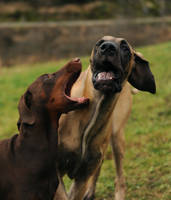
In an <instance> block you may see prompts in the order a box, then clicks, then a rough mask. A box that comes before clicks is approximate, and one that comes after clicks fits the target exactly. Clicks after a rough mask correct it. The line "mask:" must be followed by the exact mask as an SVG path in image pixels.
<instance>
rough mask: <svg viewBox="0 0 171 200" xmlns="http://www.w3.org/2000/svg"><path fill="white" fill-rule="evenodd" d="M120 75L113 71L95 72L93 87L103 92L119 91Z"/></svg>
mask: <svg viewBox="0 0 171 200" xmlns="http://www.w3.org/2000/svg"><path fill="white" fill-rule="evenodd" d="M120 77H121V76H120V75H119V73H115V72H114V71H101V72H97V73H95V74H94V75H93V85H94V88H95V89H97V90H100V91H102V92H104V93H108V92H112V93H116V92H120V91H121V89H122V87H121V78H120Z"/></svg>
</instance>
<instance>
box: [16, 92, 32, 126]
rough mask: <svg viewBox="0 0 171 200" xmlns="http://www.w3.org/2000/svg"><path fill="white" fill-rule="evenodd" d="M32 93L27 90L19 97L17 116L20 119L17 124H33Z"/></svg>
mask: <svg viewBox="0 0 171 200" xmlns="http://www.w3.org/2000/svg"><path fill="white" fill-rule="evenodd" d="M31 105H32V93H31V92H30V91H29V90H27V92H26V93H25V94H24V95H23V96H22V97H21V99H20V102H19V106H18V109H19V114H20V118H19V121H18V124H22V123H23V124H27V125H33V124H34V123H35V117H34V116H33V113H32V109H31Z"/></svg>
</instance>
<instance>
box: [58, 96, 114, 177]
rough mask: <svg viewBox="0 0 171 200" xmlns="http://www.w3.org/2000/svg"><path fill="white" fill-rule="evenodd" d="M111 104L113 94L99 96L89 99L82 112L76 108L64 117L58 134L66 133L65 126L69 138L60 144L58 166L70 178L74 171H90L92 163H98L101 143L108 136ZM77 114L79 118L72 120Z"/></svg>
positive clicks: (74, 174) (101, 153)
mask: <svg viewBox="0 0 171 200" xmlns="http://www.w3.org/2000/svg"><path fill="white" fill-rule="evenodd" d="M113 104H114V98H113V97H112V96H111V97H110V96H101V97H100V98H99V99H98V100H96V101H94V102H91V105H90V106H91V108H89V109H88V110H86V112H85V113H84V114H83V115H82V113H81V111H79V112H77V111H76V112H73V113H71V114H70V116H68V118H66V119H65V120H66V123H64V124H63V128H62V130H63V131H62V132H61V134H63V133H64V134H65V133H66V132H65V131H66V129H68V127H69V128H70V129H68V130H67V136H68V137H66V138H65V139H64V137H63V138H62V139H63V140H61V145H60V147H59V150H60V151H59V152H60V153H59V154H60V155H59V157H60V159H59V160H60V164H59V168H60V171H61V172H62V173H66V172H67V173H68V175H69V176H70V177H71V178H73V177H75V176H76V174H80V175H81V174H82V172H83V171H84V173H85V171H90V168H92V166H94V165H96V164H95V163H97V162H100V160H101V157H102V156H103V152H101V146H102V145H103V143H104V141H105V140H106V138H107V137H108V134H107V133H106V131H105V130H106V126H108V124H109V118H110V115H111V111H112V110H113V109H112V107H113ZM76 114H77V115H78V116H79V117H78V116H77V119H78V120H77V121H74V120H73V119H75V118H76ZM64 125H65V126H64ZM71 125H72V126H71ZM73 126H74V128H73V129H72V127H73ZM95 141H96V142H95ZM97 141H98V142H97ZM95 143H96V144H95ZM83 166H84V167H83ZM83 168H84V170H82V169H83Z"/></svg>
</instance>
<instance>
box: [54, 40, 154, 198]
mask: <svg viewBox="0 0 171 200" xmlns="http://www.w3.org/2000/svg"><path fill="white" fill-rule="evenodd" d="M128 82H129V83H130V84H131V85H132V86H134V87H135V88H137V89H139V90H142V91H148V92H150V93H155V92H156V86H155V80H154V77H153V74H152V72H151V71H150V68H149V64H148V61H146V60H145V59H144V58H143V57H142V56H141V55H140V54H138V53H136V52H135V51H134V49H133V48H132V47H131V45H130V44H129V43H128V42H127V41H126V40H125V39H123V38H116V37H112V36H104V37H103V38H101V39H100V40H99V41H97V43H96V44H95V46H94V48H93V50H92V54H91V58H90V66H89V67H88V69H87V70H86V71H85V72H83V73H82V74H81V76H80V77H79V79H78V80H77V81H76V83H75V84H74V86H73V88H72V91H71V96H72V97H80V96H85V97H87V98H89V99H90V104H89V106H88V107H86V108H84V109H82V110H77V111H72V112H70V113H69V114H68V115H62V117H61V119H60V123H59V146H58V150H59V158H58V160H59V166H58V168H59V172H60V175H61V180H60V185H59V187H58V190H57V193H56V194H57V196H58V197H59V195H60V200H67V199H69V200H92V199H94V192H95V184H96V180H97V178H98V175H99V172H100V168H101V165H102V161H103V159H104V154H105V152H106V149H107V146H108V144H109V143H110V142H111V145H112V149H113V154H114V159H115V165H116V187H115V199H116V200H124V199H125V180H124V176H123V169H122V168H123V165H122V159H123V155H124V136H123V129H124V125H125V123H126V121H127V119H128V116H129V113H130V111H131V104H132V96H131V91H130V86H129V83H128ZM64 174H67V175H68V176H69V177H70V178H71V179H73V180H74V183H73V184H72V186H71V188H70V191H69V194H67V193H66V191H65V187H64V184H63V181H62V177H63V175H64ZM56 199H57V198H56Z"/></svg>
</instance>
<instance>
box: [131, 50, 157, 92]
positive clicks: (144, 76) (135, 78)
mask: <svg viewBox="0 0 171 200" xmlns="http://www.w3.org/2000/svg"><path fill="white" fill-rule="evenodd" d="M128 81H129V83H131V85H132V86H134V87H135V88H137V89H139V90H142V91H148V92H151V93H153V94H155V93H156V84H155V79H154V76H153V74H152V72H151V70H150V67H149V63H148V61H146V60H145V59H144V58H143V57H142V56H141V55H140V53H134V64H133V68H132V72H131V74H130V75H129V77H128Z"/></svg>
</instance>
